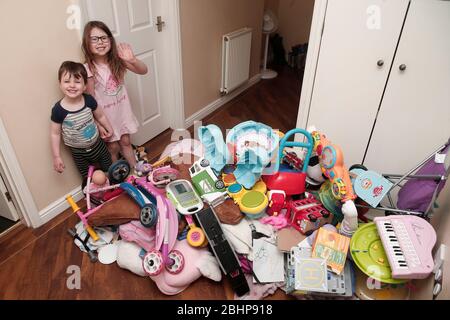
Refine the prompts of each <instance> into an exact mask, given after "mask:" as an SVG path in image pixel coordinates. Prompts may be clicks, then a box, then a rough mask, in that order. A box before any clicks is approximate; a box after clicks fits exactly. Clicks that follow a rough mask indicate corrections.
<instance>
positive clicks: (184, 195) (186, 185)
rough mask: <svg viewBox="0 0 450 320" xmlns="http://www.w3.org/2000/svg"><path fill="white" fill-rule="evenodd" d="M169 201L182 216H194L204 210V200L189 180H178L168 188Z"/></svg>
mask: <svg viewBox="0 0 450 320" xmlns="http://www.w3.org/2000/svg"><path fill="white" fill-rule="evenodd" d="M166 192H167V196H168V197H169V199H170V200H171V201H172V202H173V204H174V205H175V207H176V208H177V211H178V212H179V213H181V214H185V215H187V214H194V213H196V212H198V211H200V210H202V209H203V202H202V199H200V197H199V196H198V195H197V193H195V190H194V188H193V187H192V185H191V183H190V182H189V181H187V180H177V181H173V182H171V183H169V184H168V185H167V186H166Z"/></svg>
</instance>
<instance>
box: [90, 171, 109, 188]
mask: <svg viewBox="0 0 450 320" xmlns="http://www.w3.org/2000/svg"><path fill="white" fill-rule="evenodd" d="M106 180H107V179H106V174H105V173H104V172H103V171H101V170H95V171H94V173H93V174H92V182H93V183H94V184H96V185H97V186H102V185H104V184H105V183H106Z"/></svg>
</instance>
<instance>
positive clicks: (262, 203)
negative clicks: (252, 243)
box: [238, 190, 269, 219]
mask: <svg viewBox="0 0 450 320" xmlns="http://www.w3.org/2000/svg"><path fill="white" fill-rule="evenodd" d="M238 204H239V209H240V210H241V211H242V212H243V213H245V215H246V216H247V217H248V218H250V219H259V218H261V217H262V216H263V215H264V213H265V212H266V208H267V205H268V204H269V200H268V199H267V197H266V195H265V194H264V193H261V192H259V191H254V190H252V191H248V192H246V193H245V194H244V195H243V196H242V198H241V201H239V203H238Z"/></svg>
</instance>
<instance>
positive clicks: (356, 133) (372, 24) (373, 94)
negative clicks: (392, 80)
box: [308, 0, 421, 166]
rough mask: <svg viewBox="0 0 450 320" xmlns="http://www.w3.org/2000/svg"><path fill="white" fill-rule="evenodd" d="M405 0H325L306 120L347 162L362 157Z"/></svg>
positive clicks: (401, 17)
mask: <svg viewBox="0 0 450 320" xmlns="http://www.w3.org/2000/svg"><path fill="white" fill-rule="evenodd" d="M407 6H408V1H406V0H390V1H386V0H346V1H342V0H329V1H328V5H327V10H326V17H325V27H324V32H323V36H322V42H321V48H320V54H319V60H318V66H317V71H316V78H315V83H314V89H313V95H312V101H311V105H310V111H309V117H308V126H310V125H315V126H316V127H317V129H318V130H320V131H321V132H323V133H324V134H326V135H327V136H328V137H329V139H330V140H331V141H333V142H334V143H336V144H338V145H340V146H341V147H342V149H343V151H344V156H345V163H346V165H347V166H350V165H351V164H353V163H361V162H362V160H363V156H364V152H365V150H366V146H367V143H368V141H369V136H370V132H371V130H372V127H373V123H374V119H375V118H376V114H377V110H378V107H379V104H380V100H381V96H382V93H383V89H384V87H385V84H386V80H387V77H388V72H389V68H390V66H391V63H392V60H393V56H394V52H395V48H396V45H397V42H398V39H399V35H400V32H401V27H402V24H403V21H404V18H405V14H406V11H407ZM420 45H421V44H420V43H417V46H420ZM379 60H382V61H383V63H384V64H383V65H382V66H378V64H377V62H378V61H379Z"/></svg>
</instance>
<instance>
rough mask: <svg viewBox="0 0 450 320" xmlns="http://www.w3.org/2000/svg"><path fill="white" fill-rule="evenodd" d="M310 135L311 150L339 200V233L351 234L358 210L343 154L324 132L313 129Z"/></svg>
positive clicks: (356, 226)
mask: <svg viewBox="0 0 450 320" xmlns="http://www.w3.org/2000/svg"><path fill="white" fill-rule="evenodd" d="M311 136H312V138H313V141H314V148H313V151H315V152H316V154H317V155H318V156H319V163H320V168H321V170H322V173H323V174H324V175H325V176H326V177H327V178H328V179H329V180H330V181H331V183H332V192H333V196H334V197H335V198H336V199H338V200H340V201H341V202H342V203H343V204H342V213H343V214H344V220H343V221H342V223H341V228H340V233H342V234H344V235H346V236H351V235H352V234H353V233H354V232H355V231H356V229H358V212H357V210H356V206H355V203H354V200H355V199H356V197H357V196H356V195H355V193H354V192H353V186H352V182H351V180H350V176H349V174H348V170H347V168H346V167H345V166H344V156H343V154H342V150H341V148H340V147H339V146H337V145H335V144H333V143H331V142H330V140H328V139H327V138H326V136H325V135H324V134H321V133H320V132H318V131H316V130H313V131H312V132H311Z"/></svg>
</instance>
